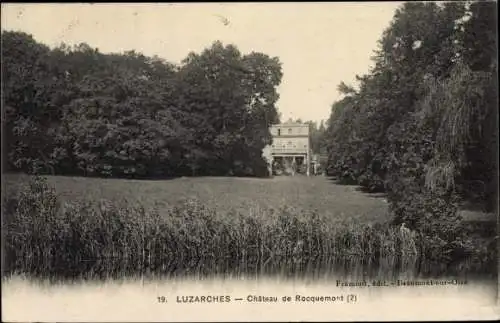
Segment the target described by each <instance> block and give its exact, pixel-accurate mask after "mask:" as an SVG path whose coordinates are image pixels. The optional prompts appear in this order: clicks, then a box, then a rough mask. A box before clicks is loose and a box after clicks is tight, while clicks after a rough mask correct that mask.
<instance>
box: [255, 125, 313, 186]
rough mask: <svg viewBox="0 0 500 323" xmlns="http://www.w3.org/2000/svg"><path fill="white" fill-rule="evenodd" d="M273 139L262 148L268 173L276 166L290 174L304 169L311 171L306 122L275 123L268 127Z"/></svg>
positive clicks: (308, 135) (306, 172)
mask: <svg viewBox="0 0 500 323" xmlns="http://www.w3.org/2000/svg"><path fill="white" fill-rule="evenodd" d="M270 132H271V135H272V138H273V141H272V144H271V145H270V146H268V147H266V148H265V149H264V157H265V158H266V159H267V161H268V165H269V171H270V173H271V174H272V173H274V172H275V171H276V168H278V167H279V168H282V169H285V170H287V171H288V172H289V173H291V174H292V175H293V174H295V173H296V172H297V171H298V170H300V169H302V170H304V169H305V174H307V176H309V175H310V173H311V142H310V127H309V124H307V123H296V122H286V123H282V124H275V125H272V126H271V129H270Z"/></svg>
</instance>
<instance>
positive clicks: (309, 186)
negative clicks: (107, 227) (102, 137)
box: [4, 174, 387, 222]
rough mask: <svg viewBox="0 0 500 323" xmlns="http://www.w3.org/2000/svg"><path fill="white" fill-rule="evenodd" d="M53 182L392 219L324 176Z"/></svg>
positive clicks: (64, 189)
mask: <svg viewBox="0 0 500 323" xmlns="http://www.w3.org/2000/svg"><path fill="white" fill-rule="evenodd" d="M27 179H28V177H27V176H25V175H13V174H9V175H5V177H4V185H5V188H6V192H7V193H9V192H13V191H15V190H16V188H17V187H19V185H20V184H22V183H25V182H26V181H27ZM48 179H49V183H50V184H52V185H53V186H55V188H56V191H57V193H58V194H59V195H60V196H61V197H62V198H63V199H67V200H74V199H81V198H90V199H92V200H98V199H101V198H102V199H112V200H120V199H125V200H127V201H129V202H131V201H134V200H139V201H141V202H142V203H143V204H144V205H146V206H148V205H152V204H153V203H155V202H157V203H160V205H162V204H163V205H169V204H170V205H171V204H176V203H178V202H179V201H182V200H185V199H187V198H198V199H199V200H201V201H202V202H203V203H204V204H206V205H207V206H209V207H215V208H217V209H218V210H220V211H224V210H227V209H230V208H232V209H238V210H240V211H242V212H249V211H250V210H254V209H256V208H276V207H280V206H282V205H288V206H291V207H293V208H296V209H307V210H314V209H317V210H318V212H319V213H321V214H332V215H335V216H339V214H341V215H342V216H343V217H345V218H352V219H357V220H360V221H362V222H378V221H385V220H387V204H386V203H385V202H384V201H383V200H382V199H379V198H374V197H370V196H368V195H367V194H364V193H362V192H359V191H356V189H355V186H341V185H335V184H334V183H333V182H332V181H329V180H328V179H326V178H324V177H310V178H307V177H302V176H300V177H299V176H298V177H276V178H274V179H255V178H229V177H198V178H178V179H173V180H164V181H143V180H123V179H98V178H81V177H64V176H49V177H48Z"/></svg>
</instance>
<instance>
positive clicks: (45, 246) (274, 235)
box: [3, 178, 425, 279]
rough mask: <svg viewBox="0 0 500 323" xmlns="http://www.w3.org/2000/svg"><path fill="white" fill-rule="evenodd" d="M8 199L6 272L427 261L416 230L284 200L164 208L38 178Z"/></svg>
mask: <svg viewBox="0 0 500 323" xmlns="http://www.w3.org/2000/svg"><path fill="white" fill-rule="evenodd" d="M3 202H4V203H3V214H4V217H3V222H4V223H3V240H4V246H5V247H4V257H5V258H4V264H5V266H4V273H3V274H4V275H6V274H7V275H8V274H28V275H32V276H39V277H43V278H47V277H49V278H50V277H54V278H58V279H60V278H106V277H107V278H110V277H123V276H139V275H190V274H196V275H199V276H207V275H216V274H228V273H234V274H236V275H240V274H249V273H250V274H252V273H254V274H257V275H258V274H264V273H267V272H269V271H272V272H274V273H281V274H297V273H299V272H303V273H304V272H305V273H312V272H314V270H316V269H315V268H330V267H335V268H338V267H339V266H340V267H342V266H343V267H345V266H349V265H348V264H349V263H352V261H353V259H354V260H355V262H357V263H360V262H361V263H364V264H368V265H370V264H372V265H373V264H375V265H377V266H378V267H380V265H381V264H384V263H385V264H386V265H385V268H390V269H395V268H396V267H397V266H399V267H401V268H403V267H405V266H407V265H408V264H413V265H412V266H416V264H418V263H420V262H421V261H422V260H425V253H424V252H425V239H424V238H423V237H422V236H420V235H419V234H418V233H416V232H413V231H405V230H401V228H399V227H392V226H389V225H385V224H375V225H371V224H362V223H352V222H350V221H349V219H343V220H339V219H336V218H334V217H332V216H327V215H322V214H318V213H315V212H311V211H304V210H295V209H290V208H286V207H283V208H279V209H259V208H257V207H256V208H255V209H253V210H252V212H250V213H249V214H242V213H239V212H236V211H232V210H226V211H224V212H221V211H220V210H214V209H210V208H207V207H205V206H204V205H203V204H202V203H201V202H200V201H198V200H187V201H186V202H185V203H183V204H180V205H173V206H168V207H163V208H161V209H160V208H158V207H151V208H149V209H147V208H145V207H143V206H141V205H130V204H127V203H121V202H120V203H117V202H112V201H105V200H102V201H73V202H65V203H61V202H60V201H59V200H58V198H57V194H56V192H55V191H54V189H53V188H51V187H50V186H49V185H48V184H47V183H46V181H45V180H44V179H42V178H36V179H35V180H33V181H32V182H30V183H29V184H28V186H27V187H26V188H25V189H24V190H21V191H20V193H19V195H17V196H10V197H6V198H5V199H4V201H3ZM391 259H392V260H391ZM405 264H406V265H405ZM378 267H377V268H378ZM403 269H404V268H403ZM403 269H402V270H403ZM350 270H352V268H351V269H349V268H347V271H350Z"/></svg>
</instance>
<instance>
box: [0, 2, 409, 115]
mask: <svg viewBox="0 0 500 323" xmlns="http://www.w3.org/2000/svg"><path fill="white" fill-rule="evenodd" d="M400 4H401V3H399V2H372V3H368V2H357V3H356V2H345V3H266V4H264V3H253V4H252V3H239V4H238V3H225V4H217V3H204V4H203V3H197V4H189V3H182V4H94V5H91V4H9V5H4V4H2V17H1V18H2V20H1V22H2V29H3V30H20V31H24V32H27V33H30V34H32V35H33V36H34V37H35V39H36V40H37V41H39V42H42V43H44V44H46V45H49V46H57V45H59V44H60V43H61V42H65V43H67V44H78V43H81V42H86V43H88V44H89V45H91V46H92V47H97V48H99V50H100V51H102V52H122V51H126V50H132V49H134V50H136V51H140V52H142V53H144V54H145V55H158V56H160V57H163V58H165V59H167V60H169V61H171V62H180V60H182V59H183V58H184V57H185V56H186V55H187V54H188V52H190V51H196V52H200V51H201V50H203V49H204V48H205V47H207V46H210V45H211V43H212V42H213V41H215V40H221V41H222V42H223V43H224V44H229V43H232V44H235V45H236V46H237V47H238V48H239V49H240V51H241V52H242V53H243V54H245V53H249V52H251V51H259V52H263V53H266V54H268V55H270V56H278V57H279V58H280V61H281V62H282V63H283V73H284V76H283V80H282V84H281V86H280V87H279V89H278V90H279V93H280V100H279V102H278V109H279V111H280V112H281V113H282V115H283V119H284V120H286V119H288V118H290V117H292V118H302V119H303V120H317V121H318V120H321V119H326V118H328V116H329V114H330V107H331V104H332V103H333V102H334V101H335V100H338V99H339V94H338V93H337V90H336V87H337V85H338V84H339V83H340V82H341V81H345V82H346V83H348V84H349V83H351V84H352V83H353V82H354V80H355V75H356V74H364V73H366V72H368V70H369V68H370V66H371V61H370V56H371V55H372V53H373V50H374V49H375V48H376V46H377V40H378V39H379V38H380V36H381V34H382V32H383V30H384V29H385V28H387V27H388V25H389V22H390V21H391V19H392V16H393V14H394V12H395V10H396V8H397V7H398V6H400Z"/></svg>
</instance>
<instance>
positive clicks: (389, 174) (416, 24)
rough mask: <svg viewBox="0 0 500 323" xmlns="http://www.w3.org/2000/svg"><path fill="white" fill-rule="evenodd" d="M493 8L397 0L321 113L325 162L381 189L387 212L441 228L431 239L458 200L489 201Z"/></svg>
mask: <svg viewBox="0 0 500 323" xmlns="http://www.w3.org/2000/svg"><path fill="white" fill-rule="evenodd" d="M496 14H497V5H496V2H489V1H488V2H487V1H480V2H446V3H442V4H438V3H435V2H411V3H410V2H409V3H405V4H403V5H402V6H401V7H400V8H399V9H398V10H397V11H396V13H395V15H394V17H393V20H392V22H391V23H390V26H389V27H388V28H387V29H386V30H385V31H384V33H383V35H382V37H381V39H380V41H379V48H378V50H377V51H376V52H375V55H374V57H373V62H374V67H373V68H372V69H371V70H370V72H369V73H368V74H367V75H364V76H358V77H357V80H358V82H359V86H349V85H346V84H344V83H341V84H340V85H339V87H338V90H339V91H340V92H341V93H343V94H344V96H343V99H342V100H340V101H338V102H336V103H334V104H333V106H332V113H331V116H330V119H329V121H328V126H327V128H328V129H327V134H326V137H327V138H328V153H329V162H328V172H329V173H330V174H331V175H334V176H336V177H338V178H339V179H340V180H345V181H351V182H355V183H359V184H360V185H362V186H363V187H365V188H366V189H368V190H371V191H385V192H387V195H388V200H389V202H390V206H391V211H392V213H393V215H394V218H395V222H396V223H401V222H405V223H406V224H407V225H408V226H410V227H412V228H417V229H418V230H421V231H423V232H427V233H428V234H429V235H431V233H430V232H431V231H433V230H434V231H436V230H438V228H439V234H436V236H435V238H436V243H441V242H443V241H447V242H450V241H452V240H453V239H455V237H456V235H457V234H458V232H459V230H456V228H454V227H453V225H452V224H451V223H458V222H459V221H456V216H457V212H456V209H457V207H458V202H459V201H463V200H467V201H473V202H475V203H476V204H480V205H482V206H483V207H484V209H486V210H490V211H491V210H493V208H494V206H495V201H496V196H497V194H496V192H497V185H498V183H497V178H498V177H497V165H496V160H497V155H496V153H497V151H496V150H497V147H498V132H497V120H498V105H497V91H498V84H497V77H498V76H497V75H498V74H497V58H496V46H497V38H496V24H497V16H496ZM455 202H457V203H455ZM438 222H439V223H441V224H443V223H447V225H445V226H440V225H437V223H438ZM443 228H445V229H443ZM436 232H437V231H436ZM443 243H444V242H443Z"/></svg>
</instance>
